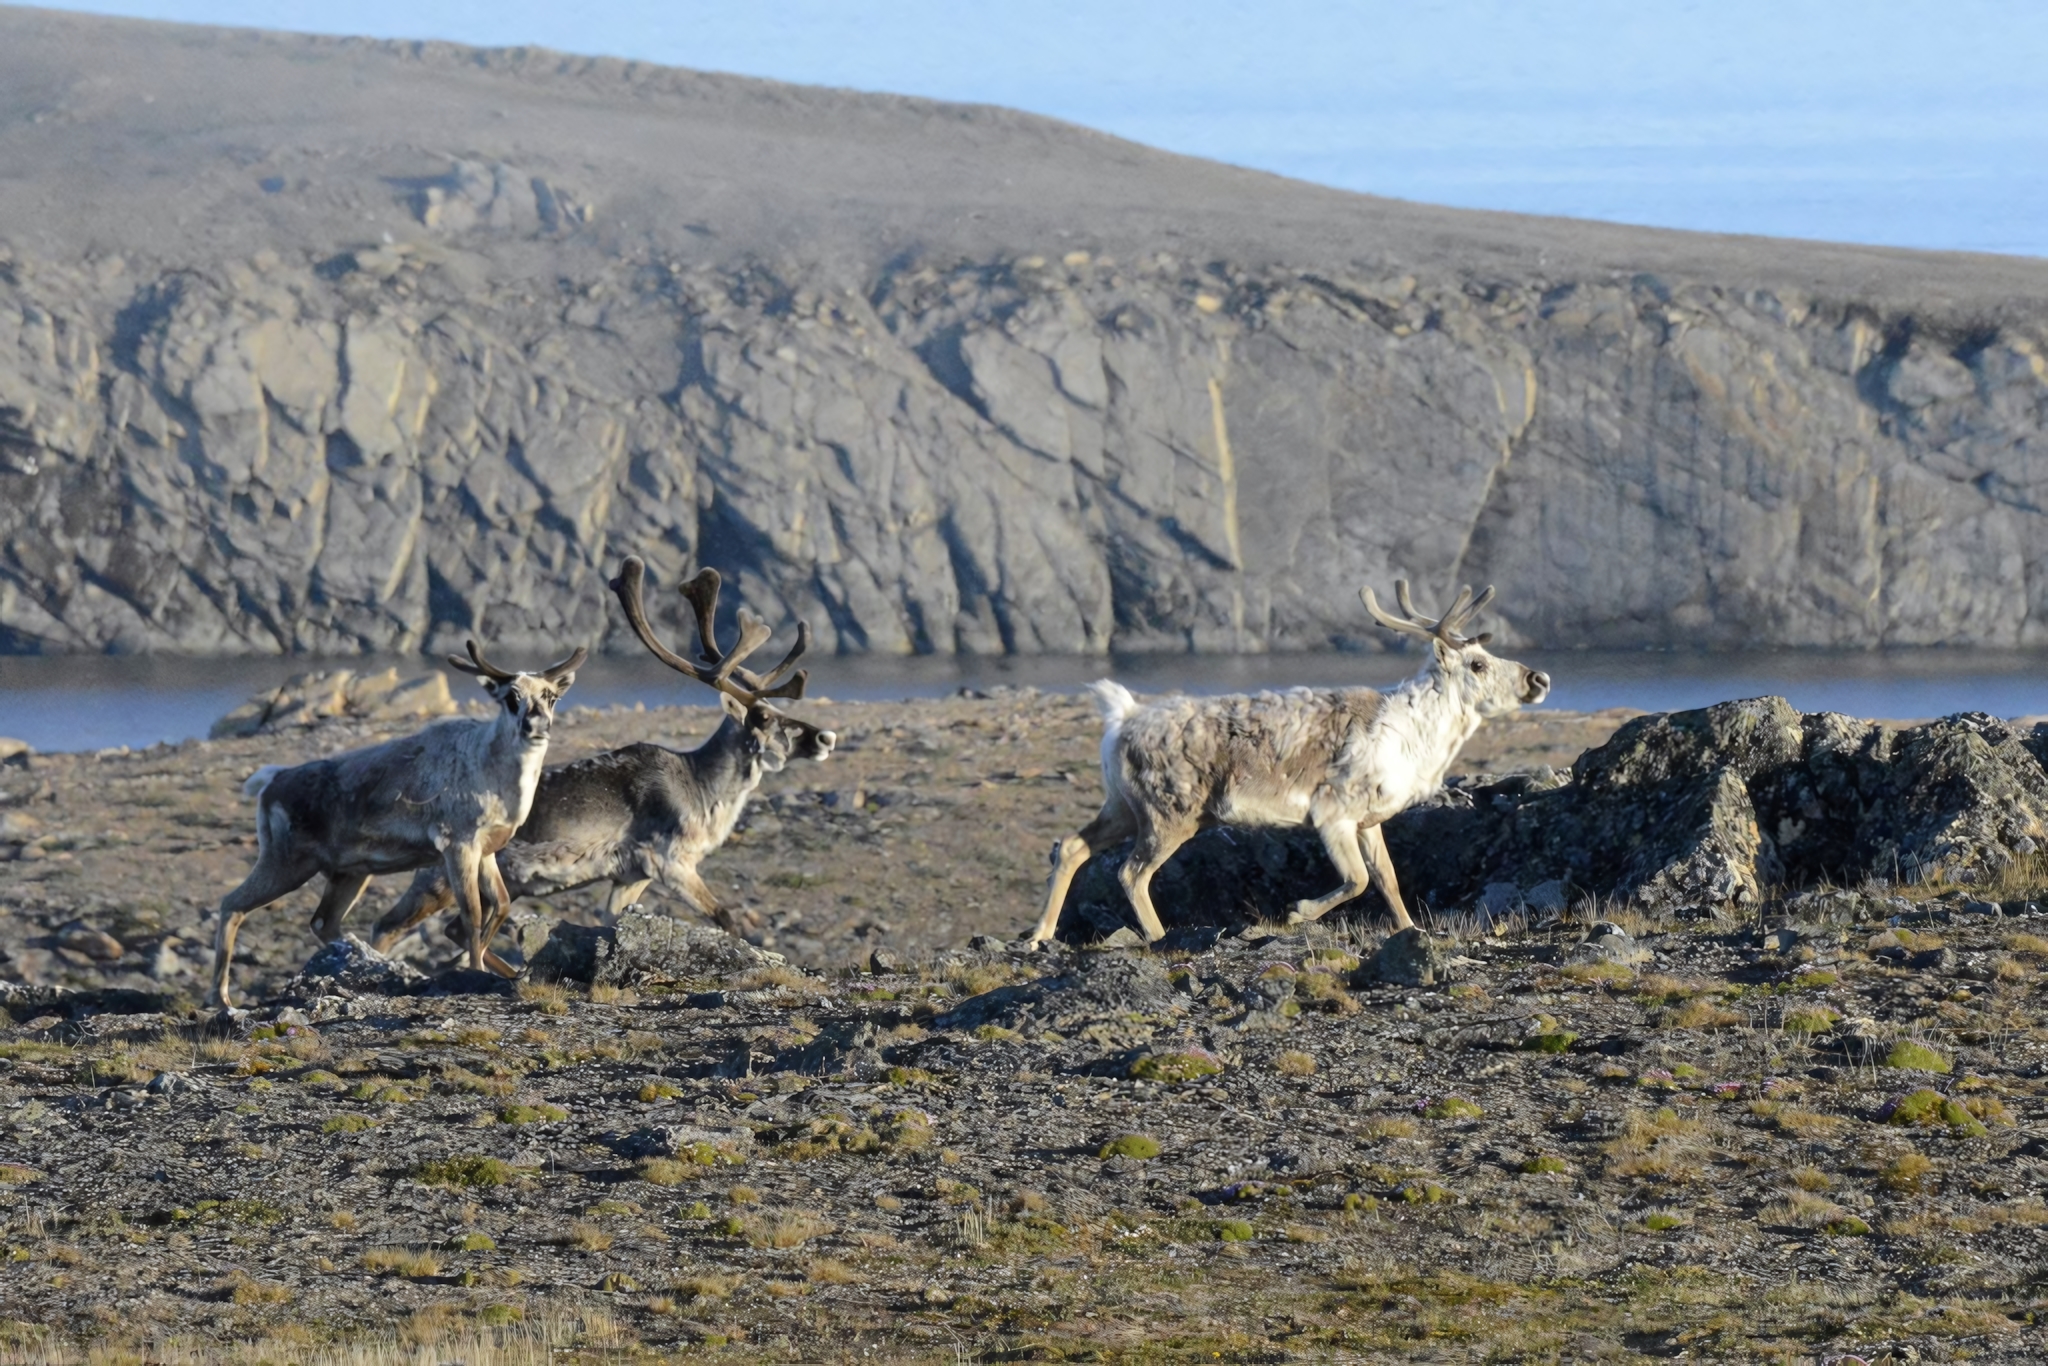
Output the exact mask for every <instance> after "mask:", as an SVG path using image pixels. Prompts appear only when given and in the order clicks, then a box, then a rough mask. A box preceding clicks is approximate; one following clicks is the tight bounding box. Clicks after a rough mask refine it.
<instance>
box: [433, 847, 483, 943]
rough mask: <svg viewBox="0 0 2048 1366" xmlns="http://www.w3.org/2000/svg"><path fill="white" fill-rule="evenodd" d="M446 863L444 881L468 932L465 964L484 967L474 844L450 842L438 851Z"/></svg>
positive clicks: (477, 868)
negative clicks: (446, 871)
mask: <svg viewBox="0 0 2048 1366" xmlns="http://www.w3.org/2000/svg"><path fill="white" fill-rule="evenodd" d="M442 859H443V861H444V862H445V863H446V864H447V867H448V885H449V887H451V888H452V889H454V892H455V904H456V905H457V906H458V907H460V908H461V914H462V920H463V924H464V926H465V927H466V928H467V929H468V932H469V945H468V947H469V966H470V970H471V971H472V972H482V971H483V969H484V904H483V897H482V896H481V895H480V894H479V892H478V889H477V878H478V874H479V872H480V868H479V864H480V863H481V861H482V855H481V854H480V852H479V851H478V849H477V847H476V846H475V845H474V844H450V845H449V846H448V848H447V849H446V850H445V851H444V852H443V853H442Z"/></svg>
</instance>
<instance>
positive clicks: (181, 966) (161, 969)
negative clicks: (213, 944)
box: [149, 936, 188, 982]
mask: <svg viewBox="0 0 2048 1366" xmlns="http://www.w3.org/2000/svg"><path fill="white" fill-rule="evenodd" d="M186 971H188V969H187V966H186V963H185V960H184V959H183V958H182V957H180V956H179V954H178V940H177V938H176V936H166V937H165V938H163V939H160V940H158V941H157V946H156V952H155V953H153V954H151V955H150V959H149V975H150V976H151V977H154V978H156V979H157V981H159V982H162V981H166V980H168V979H170V978H172V977H179V976H182V975H184V973H185V972H186Z"/></svg>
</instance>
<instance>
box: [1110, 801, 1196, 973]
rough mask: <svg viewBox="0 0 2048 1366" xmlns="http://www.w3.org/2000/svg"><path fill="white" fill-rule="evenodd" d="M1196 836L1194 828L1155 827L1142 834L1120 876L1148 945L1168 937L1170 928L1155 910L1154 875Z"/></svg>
mask: <svg viewBox="0 0 2048 1366" xmlns="http://www.w3.org/2000/svg"><path fill="white" fill-rule="evenodd" d="M1192 834H1194V831H1193V830H1192V829H1186V830H1173V831H1162V830H1159V829H1157V828H1156V827H1155V828H1153V829H1149V830H1142V831H1140V832H1139V834H1138V844H1137V847H1136V848H1134V849H1132V850H1131V857H1130V858H1129V860H1127V861H1126V862H1125V863H1124V866H1123V868H1122V869H1121V870H1120V871H1119V872H1118V873H1117V880H1118V881H1119V882H1121V883H1123V885H1124V895H1125V896H1127V897H1129V898H1130V900H1131V909H1132V910H1134V911H1136V912H1137V913H1138V924H1139V926H1140V927H1141V928H1143V930H1144V931H1145V942H1146V943H1148V944H1156V943H1158V942H1159V941H1160V940H1162V939H1164V938H1165V937H1166V926H1164V925H1162V924H1160V923H1159V912H1157V911H1155V910H1153V909H1152V875H1153V874H1154V873H1156V872H1158V871H1159V870H1160V869H1161V868H1162V867H1164V866H1165V864H1166V861H1167V860H1168V859H1170V858H1172V857H1173V855H1174V851H1175V850H1177V849H1179V848H1180V847H1181V846H1182V845H1183V844H1186V843H1187V842H1188V837H1189V836H1190V835H1192Z"/></svg>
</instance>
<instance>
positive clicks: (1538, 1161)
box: [1522, 1154, 1571, 1176]
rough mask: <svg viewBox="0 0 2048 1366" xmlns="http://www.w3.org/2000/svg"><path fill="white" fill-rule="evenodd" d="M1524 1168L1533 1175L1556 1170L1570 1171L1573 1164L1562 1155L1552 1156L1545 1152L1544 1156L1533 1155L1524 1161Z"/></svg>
mask: <svg viewBox="0 0 2048 1366" xmlns="http://www.w3.org/2000/svg"><path fill="white" fill-rule="evenodd" d="M1522 1170H1523V1171H1525V1172H1527V1173H1528V1174H1529V1175H1531V1176H1542V1175H1546V1174H1550V1173H1556V1172H1568V1171H1570V1170H1571V1164H1570V1163H1568V1162H1566V1161H1565V1160H1564V1159H1563V1158H1561V1157H1552V1156H1550V1155H1548V1154H1545V1155H1544V1156H1542V1157H1532V1158H1530V1159H1529V1160H1528V1161H1526V1162H1524V1163H1523V1164H1522Z"/></svg>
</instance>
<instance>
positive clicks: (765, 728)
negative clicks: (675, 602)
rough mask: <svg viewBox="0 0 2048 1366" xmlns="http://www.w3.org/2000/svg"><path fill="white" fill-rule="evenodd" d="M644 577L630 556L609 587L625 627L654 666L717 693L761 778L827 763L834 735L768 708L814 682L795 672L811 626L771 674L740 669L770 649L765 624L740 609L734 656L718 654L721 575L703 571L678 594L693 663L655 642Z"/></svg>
mask: <svg viewBox="0 0 2048 1366" xmlns="http://www.w3.org/2000/svg"><path fill="white" fill-rule="evenodd" d="M646 574H647V568H646V566H645V565H644V564H643V563H642V562H641V560H640V557H639V556H638V555H629V556H627V557H626V562H625V563H624V564H622V565H620V566H619V576H618V577H617V578H616V579H613V580H612V592H613V593H615V594H616V595H617V596H618V599H619V605H620V606H621V607H623V608H625V609H626V620H627V622H628V623H630V624H631V625H632V627H633V633H634V634H635V635H637V636H639V637H640V643H641V644H642V645H645V646H646V647H647V649H648V652H649V653H651V654H652V655H653V656H654V657H655V658H656V659H658V660H660V661H661V662H662V663H664V664H666V665H668V666H669V667H670V668H671V669H674V670H676V671H677V672H679V673H685V674H688V675H689V676H690V677H692V678H694V679H696V680H697V681H698V682H700V683H707V684H709V685H710V686H712V687H714V688H716V689H717V690H718V692H719V701H720V702H721V704H722V705H723V706H724V707H725V711H726V715H728V716H730V717H731V718H732V719H733V721H734V722H735V723H736V724H737V725H738V726H739V728H740V731H741V734H742V737H743V742H744V744H745V746H746V750H747V753H748V754H749V756H750V757H751V758H753V759H754V760H755V762H757V763H759V764H760V766H761V768H762V770H763V771H764V772H768V773H775V772H779V771H780V770H781V769H782V767H783V765H785V764H787V763H788V762H789V761H790V760H791V759H820V760H822V759H824V758H826V757H827V756H829V755H830V754H831V753H832V747H833V746H834V745H836V744H837V743H839V737H838V736H837V735H835V734H833V733H832V732H831V731H829V730H822V729H820V728H819V727H817V726H814V725H812V724H811V723H810V722H808V721H799V720H798V719H797V718H795V717H794V716H790V715H788V714H786V713H784V712H782V711H779V710H777V709H776V708H775V707H772V706H770V705H769V704H768V703H769V699H771V698H775V699H784V698H786V699H789V700H791V701H795V700H796V699H798V698H801V697H802V696H803V695H804V683H805V682H806V681H807V679H808V678H809V675H808V674H806V673H805V672H804V671H803V670H802V669H795V671H794V672H791V670H792V669H793V668H794V667H795V664H796V662H797V661H798V660H799V659H801V658H803V656H804V652H805V651H806V650H808V649H810V648H811V626H810V623H809V622H805V621H799V622H798V623H797V624H796V643H795V644H793V645H791V646H790V647H789V653H788V654H786V655H784V656H783V657H782V662H781V663H779V664H777V665H776V666H775V667H774V668H772V669H770V670H769V671H768V672H767V673H765V674H757V673H754V672H752V671H751V670H748V669H744V668H741V667H740V661H741V660H743V659H745V658H746V657H747V656H748V655H750V654H752V653H753V652H754V651H756V650H758V649H760V648H761V647H762V646H763V645H765V644H767V643H768V637H769V635H770V628H769V626H768V623H767V622H765V621H763V620H762V619H761V618H760V617H759V616H757V615H755V614H754V613H753V612H751V611H749V610H747V609H746V608H745V607H742V608H740V612H739V617H740V638H739V641H738V643H737V644H735V645H734V646H733V648H732V649H731V650H730V651H727V650H724V649H722V648H720V646H719V644H718V637H717V635H716V634H715V632H714V624H715V621H716V618H717V616H718V589H719V585H720V582H721V581H720V579H719V576H718V571H717V570H716V569H701V570H699V571H698V572H697V577H695V578H694V579H691V580H690V581H689V582H687V583H685V584H684V585H683V586H682V589H681V592H682V595H683V598H684V600H685V601H687V602H688V603H689V604H690V607H691V610H692V611H693V612H694V614H695V616H696V620H697V656H698V658H699V659H700V660H701V661H702V663H692V662H691V661H689V660H687V659H684V658H683V657H682V656H681V655H679V654H677V653H676V652H675V651H673V650H671V649H669V648H668V647H667V646H666V645H663V644H662V643H661V641H660V640H658V639H656V638H655V635H654V628H653V626H651V625H650V624H649V623H648V620H647V611H646V608H645V607H644V606H643V605H642V604H641V586H642V584H643V583H644V581H645V579H646ZM778 680H779V681H778Z"/></svg>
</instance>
